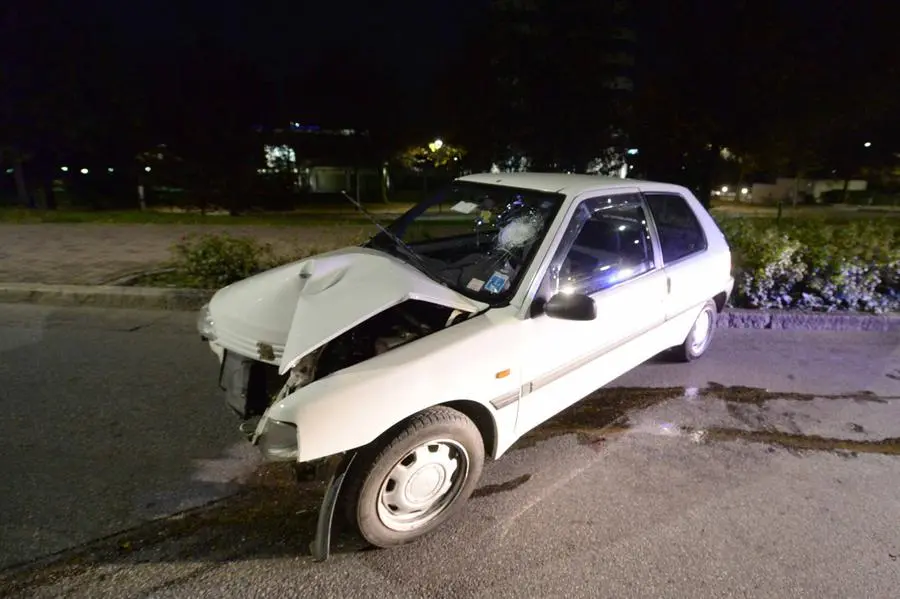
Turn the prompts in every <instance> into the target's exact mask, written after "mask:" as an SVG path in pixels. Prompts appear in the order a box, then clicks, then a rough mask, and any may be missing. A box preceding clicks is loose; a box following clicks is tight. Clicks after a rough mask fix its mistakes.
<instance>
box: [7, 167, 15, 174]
mask: <svg viewBox="0 0 900 599" xmlns="http://www.w3.org/2000/svg"><path fill="white" fill-rule="evenodd" d="M13 172H14V171H13V169H11V168H8V169H6V174H7V175H11V174H13Z"/></svg>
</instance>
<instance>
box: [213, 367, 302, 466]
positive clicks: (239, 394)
mask: <svg viewBox="0 0 900 599" xmlns="http://www.w3.org/2000/svg"><path fill="white" fill-rule="evenodd" d="M213 351H215V349H214V350H213ZM220 360H221V367H220V370H219V388H220V389H221V390H222V392H223V393H224V395H225V404H226V405H227V406H228V407H229V408H230V409H231V410H232V411H233V412H234V413H235V414H237V415H238V416H239V417H240V418H241V420H243V421H244V422H243V424H242V425H241V427H240V430H241V432H242V433H244V435H246V436H247V438H248V440H249V441H250V442H251V443H252V444H253V445H255V446H256V447H257V448H258V449H259V450H260V452H261V453H262V454H263V456H264V457H265V458H266V459H267V460H269V461H279V462H280V461H291V460H296V459H297V456H298V455H299V441H298V438H297V427H296V426H295V425H293V424H292V423H290V422H282V421H279V420H273V419H271V418H269V417H268V412H269V407H270V405H271V403H272V398H273V397H274V396H275V394H276V393H277V392H278V391H279V390H280V388H281V385H283V381H280V380H279V378H278V377H277V376H273V367H272V366H271V365H269V364H265V363H263V362H260V361H258V360H253V359H251V358H247V357H245V356H241V355H239V354H236V353H234V352H230V351H228V350H225V349H223V350H222V353H221V358H220ZM274 374H275V375H277V371H275V372H274ZM254 421H256V425H255V426H253V422H254ZM248 425H249V426H248Z"/></svg>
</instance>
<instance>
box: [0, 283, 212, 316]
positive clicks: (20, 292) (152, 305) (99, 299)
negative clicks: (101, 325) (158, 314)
mask: <svg viewBox="0 0 900 599" xmlns="http://www.w3.org/2000/svg"><path fill="white" fill-rule="evenodd" d="M213 293H214V292H213V291H208V290H204V289H168V288H160V287H119V286H114V285H41V284H33V283H0V303H16V304H22V303H27V304H42V305H47V306H92V307H96V308H132V309H141V310H198V309H200V307H202V306H203V304H204V303H206V302H207V301H209V298H210V297H212V294H213Z"/></svg>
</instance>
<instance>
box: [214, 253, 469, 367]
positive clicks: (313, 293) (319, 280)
mask: <svg viewBox="0 0 900 599" xmlns="http://www.w3.org/2000/svg"><path fill="white" fill-rule="evenodd" d="M410 299H413V300H421V301H426V302H431V303H434V304H438V305H441V306H446V307H448V308H454V309H458V310H463V311H465V312H476V311H478V310H479V309H482V308H484V307H486V304H481V303H480V302H476V301H473V300H470V299H469V298H467V297H465V296H464V295H462V294H459V293H457V292H455V291H453V290H452V289H449V288H448V287H444V286H443V285H440V284H438V283H436V282H435V281H433V280H432V279H430V278H429V277H428V276H426V275H425V274H423V273H421V272H420V271H419V270H417V269H416V268H414V267H413V266H411V265H409V264H406V263H405V262H403V261H402V260H399V259H398V258H395V257H393V256H390V255H388V254H385V253H383V252H379V251H377V250H372V249H368V248H362V247H353V248H345V249H341V250H337V251H334V252H329V253H327V254H321V255H319V256H313V257H310V258H306V259H304V260H300V261H298V262H293V263H291V264H286V265H284V266H280V267H278V268H274V269H272V270H268V271H266V272H263V273H260V274H258V275H255V276H252V277H250V278H247V279H244V280H243V281H239V282H237V283H234V284H232V285H229V286H228V287H225V288H223V289H221V290H219V291H218V292H217V293H216V294H215V295H214V296H213V298H212V300H211V301H210V313H211V315H212V317H213V320H214V321H215V322H216V325H217V327H218V326H220V325H221V326H222V327H225V328H229V327H233V326H236V327H240V328H241V329H242V332H243V335H255V336H256V341H255V342H263V343H267V344H273V345H280V343H279V341H282V340H283V343H284V350H283V353H282V356H281V360H280V365H279V372H280V373H281V374H284V373H286V372H287V371H289V370H290V369H291V368H293V367H294V366H295V365H296V364H297V362H299V361H300V359H301V358H303V356H305V355H307V354H308V353H310V352H311V351H313V350H315V349H316V348H318V347H321V346H322V345H324V344H325V343H327V342H328V341H331V340H332V339H334V338H335V337H337V336H338V335H340V334H341V333H344V332H345V331H348V330H350V329H351V328H353V327H354V326H356V325H358V324H360V323H361V322H363V321H365V320H367V319H368V318H370V317H372V316H374V315H376V314H378V313H379V312H382V311H384V310H386V309H387V308H390V307H391V306H395V305H397V304H399V303H401V302H404V301H406V300H410ZM279 353H281V352H279Z"/></svg>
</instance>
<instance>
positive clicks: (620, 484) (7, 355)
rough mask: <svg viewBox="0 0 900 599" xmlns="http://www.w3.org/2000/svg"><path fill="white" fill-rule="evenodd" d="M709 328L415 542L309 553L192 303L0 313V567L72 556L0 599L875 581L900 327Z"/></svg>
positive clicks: (890, 546) (876, 593)
mask: <svg viewBox="0 0 900 599" xmlns="http://www.w3.org/2000/svg"><path fill="white" fill-rule="evenodd" d="M715 343H716V346H715V348H714V350H713V351H712V353H711V354H710V355H708V356H706V357H705V358H704V359H703V360H701V361H699V362H697V363H694V364H691V365H672V364H667V363H663V362H660V361H654V362H651V363H648V364H646V365H644V366H641V367H640V368H638V369H636V370H635V371H633V372H631V373H629V374H628V375H626V376H625V377H622V379H620V380H618V381H616V385H615V386H616V388H615V389H612V390H607V391H604V392H602V393H600V394H598V395H597V396H596V397H595V398H592V399H590V400H588V401H587V402H586V403H585V404H584V406H585V407H584V408H582V409H579V410H577V411H576V412H573V413H570V414H568V415H564V416H563V417H561V418H560V419H558V420H557V421H556V422H555V423H550V424H549V425H548V426H546V427H542V429H540V430H538V431H537V432H536V433H535V434H533V435H530V436H529V438H527V439H525V440H523V441H522V442H520V443H519V444H517V446H516V448H514V449H513V450H512V451H511V452H510V453H508V454H507V455H506V456H504V457H503V458H502V459H501V460H500V461H498V462H496V463H493V464H490V465H489V466H488V467H487V468H486V471H485V476H484V480H483V483H482V485H481V488H480V489H479V491H478V492H477V497H475V498H473V500H472V501H471V504H470V506H469V508H468V509H467V511H466V512H465V514H464V515H463V516H462V517H461V518H459V519H457V520H456V521H454V522H453V523H451V524H449V525H447V526H446V527H445V528H444V529H442V530H441V531H438V532H437V533H435V534H434V535H433V536H432V537H430V538H428V539H425V540H423V541H421V542H419V543H417V544H415V545H411V546H408V547H404V548H401V549H396V550H391V551H360V550H359V547H358V543H357V542H356V541H355V540H354V539H353V538H352V537H346V538H342V540H341V542H340V543H339V544H338V551H337V554H336V556H335V557H334V558H333V559H332V560H331V561H330V562H328V563H326V564H312V563H310V561H309V559H308V557H306V555H305V553H306V548H307V545H308V542H309V540H310V536H311V525H312V518H313V517H314V510H315V507H316V505H315V492H314V490H312V491H304V492H300V491H298V488H297V486H296V484H295V483H294V481H292V480H291V479H290V475H289V472H288V471H287V470H286V469H285V468H281V467H274V468H271V467H270V468H263V469H261V470H258V463H257V461H256V456H255V454H254V453H253V452H252V451H250V450H249V448H247V447H246V445H245V444H244V443H243V441H241V439H240V437H239V435H238V433H237V431H236V428H235V424H236V423H235V421H234V419H233V418H232V417H231V415H230V414H228V413H227V412H226V410H225V409H224V406H223V405H222V402H221V399H220V398H219V396H218V394H217V389H216V385H215V374H216V362H215V358H214V357H213V356H212V354H211V353H210V352H209V351H208V349H207V348H206V347H205V346H204V345H203V344H201V343H200V342H199V341H198V340H197V339H196V337H195V335H194V324H193V317H192V315H189V314H181V313H152V312H143V311H142V312H126V311H99V310H91V309H78V310H73V309H57V308H44V307H36V306H10V305H5V306H4V305H0V382H2V383H3V384H2V385H0V404H2V406H3V414H4V417H3V418H0V436H2V439H3V447H4V451H3V452H2V459H0V475H2V476H3V480H4V483H5V484H4V490H3V492H2V493H0V560H2V563H0V566H2V567H6V566H10V565H11V564H15V563H19V562H23V561H28V560H32V559H35V558H38V557H40V556H46V555H47V554H49V553H52V552H56V551H61V550H67V551H66V552H64V553H63V554H62V558H63V559H62V561H59V562H56V563H52V564H49V565H46V564H42V565H41V566H39V567H31V568H28V567H26V568H25V569H22V570H13V569H8V570H6V571H5V572H0V594H9V595H10V596H22V597H44V596H46V597H51V596H60V595H67V596H75V597H92V598H93V597H104V596H109V597H204V596H210V597H232V596H234V597H238V596H240V597H244V596H261V597H268V596H271V597H282V596H302V597H306V596H316V597H488V596H492V597H493V596H496V597H506V596H508V597H551V596H552V597H555V596H567V597H606V596H609V597H629V596H634V597H696V596H705V597H713V596H715V597H732V596H733V597H804V596H809V597H862V596H865V597H894V596H895V595H896V589H897V588H900V527H898V526H897V522H900V501H898V500H897V494H896V489H897V488H898V485H900V461H898V460H900V457H897V454H900V441H897V440H896V439H895V438H897V437H900V400H895V399H892V398H895V397H900V335H888V334H876V333H872V334H864V333H860V334H846V333H807V332H797V333H788V332H776V331H720V332H719V336H718V338H717V339H716V342H715ZM710 382H713V383H720V384H722V385H723V387H721V388H718V387H713V388H710V387H709V383H710ZM735 385H744V386H747V387H752V388H754V389H748V388H735V387H734V386H735ZM648 387H665V388H666V389H665V390H663V391H650V390H647V389H646V388H648ZM704 388H705V389H704ZM863 391H868V393H862V392H863ZM825 395H829V396H831V397H819V396H825ZM836 396H839V397H836ZM609 406H615V409H611V408H609ZM622 413H626V414H627V415H628V428H627V429H625V430H618V429H617V431H618V432H617V431H608V430H607V431H605V432H604V430H603V429H602V427H603V426H604V425H606V424H609V423H610V422H611V421H612V419H613V418H614V417H615V416H618V415H620V414H622ZM574 428H577V429H579V430H584V429H590V428H595V429H598V432H597V434H595V435H587V436H585V435H576V434H572V433H571V429H574ZM884 439H887V440H886V441H882V440H884ZM879 441H881V442H880V443H879ZM256 471H258V472H257V474H253V473H254V472H256ZM237 491H240V492H239V493H237V494H236V495H235V494H234V493H236V492H237ZM221 497H226V499H224V500H223V501H220V502H219V503H217V504H215V505H214V506H213V507H210V508H204V509H201V510H195V511H190V512H187V513H184V514H183V515H181V516H179V517H178V518H175V519H164V520H157V521H154V522H148V520H149V519H150V518H152V517H154V516H160V515H164V514H169V513H174V512H179V511H181V510H184V509H186V508H189V507H191V506H197V505H200V504H203V503H205V502H207V501H209V500H211V499H215V498H221ZM126 529H127V532H125V533H124V534H123V535H121V536H118V537H115V538H110V539H107V540H101V541H98V542H95V543H93V544H87V543H88V541H91V540H92V539H97V538H98V537H102V536H104V535H108V534H112V533H115V532H118V531H122V530H126ZM3 591H6V592H3Z"/></svg>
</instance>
